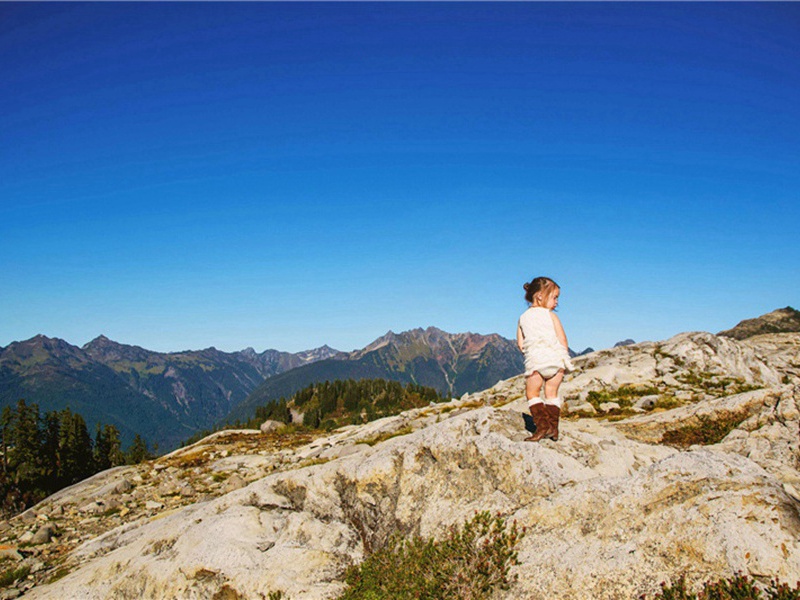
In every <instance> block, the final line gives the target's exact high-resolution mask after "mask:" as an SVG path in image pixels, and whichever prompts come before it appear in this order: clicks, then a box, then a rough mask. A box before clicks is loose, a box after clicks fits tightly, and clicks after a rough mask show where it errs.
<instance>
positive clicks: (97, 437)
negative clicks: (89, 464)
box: [94, 423, 111, 471]
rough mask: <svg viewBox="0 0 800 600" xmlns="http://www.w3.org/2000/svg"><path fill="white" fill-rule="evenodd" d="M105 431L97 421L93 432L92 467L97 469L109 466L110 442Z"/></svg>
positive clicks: (101, 469) (104, 468)
mask: <svg viewBox="0 0 800 600" xmlns="http://www.w3.org/2000/svg"><path fill="white" fill-rule="evenodd" d="M106 433H107V432H106V430H105V429H103V428H102V427H101V425H100V423H98V424H97V429H96V431H95V434H94V467H95V469H97V470H98V471H105V470H106V469H109V468H111V457H110V454H111V444H110V442H109V439H108V436H107V435H106Z"/></svg>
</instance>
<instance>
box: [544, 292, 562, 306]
mask: <svg viewBox="0 0 800 600" xmlns="http://www.w3.org/2000/svg"><path fill="white" fill-rule="evenodd" d="M560 295H561V290H560V289H558V288H556V289H555V290H553V293H552V294H550V295H549V296H547V297H546V298H545V299H544V302H542V306H543V307H544V308H546V309H547V310H553V309H554V308H555V307H556V306H558V297H559V296H560Z"/></svg>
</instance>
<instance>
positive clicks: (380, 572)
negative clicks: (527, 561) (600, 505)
mask: <svg viewBox="0 0 800 600" xmlns="http://www.w3.org/2000/svg"><path fill="white" fill-rule="evenodd" d="M524 534H525V531H524V529H522V528H518V527H517V524H516V523H512V524H511V526H510V527H507V525H506V521H505V519H503V518H502V517H500V516H499V515H497V516H492V515H491V514H490V513H489V512H481V513H477V514H476V515H475V516H474V517H473V518H472V519H471V520H470V521H468V522H467V523H465V524H464V526H463V527H456V526H453V527H451V528H450V530H449V531H448V534H447V536H446V537H445V538H444V539H442V540H441V541H437V540H434V539H430V538H429V539H424V538H421V537H419V536H415V537H413V538H411V539H409V540H403V539H402V538H399V537H395V538H393V539H392V540H390V542H389V543H388V544H387V545H386V546H385V547H384V548H382V549H381V550H378V551H377V552H375V553H373V554H372V555H370V556H369V557H367V558H366V560H364V562H363V563H361V564H360V565H358V566H355V567H351V568H350V570H349V571H348V573H347V577H346V582H347V584H348V586H349V587H348V589H347V590H345V592H344V594H343V595H342V596H340V597H339V600H410V599H412V598H414V599H428V600H436V599H438V598H442V599H444V598H459V599H460V600H481V599H486V598H489V597H490V595H491V593H492V592H493V591H494V590H495V589H508V587H509V586H510V584H511V583H512V582H513V581H514V580H515V579H516V578H515V577H512V576H511V575H510V569H511V567H512V566H514V565H517V564H519V562H518V560H517V551H516V550H515V548H516V545H517V542H519V540H520V539H521V538H522V536H523V535H524Z"/></svg>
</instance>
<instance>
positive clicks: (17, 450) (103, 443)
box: [0, 400, 151, 515]
mask: <svg viewBox="0 0 800 600" xmlns="http://www.w3.org/2000/svg"><path fill="white" fill-rule="evenodd" d="M0 452H1V453H2V457H1V458H0V460H2V465H1V466H0V514H4V515H8V514H12V513H15V512H18V511H20V510H23V509H25V508H27V507H29V506H32V505H33V504H35V503H36V502H39V501H40V500H42V499H44V498H45V497H47V496H49V495H50V494H52V493H54V492H57V491H58V490H60V489H61V488H64V487H66V486H68V485H72V484H73V483H77V482H78V481H81V480H82V479H85V478H86V477H89V476H90V475H93V474H95V473H97V472H99V471H103V470H105V469H108V468H111V467H116V466H119V465H124V464H133V463H137V462H141V461H142V460H145V459H147V458H151V455H150V452H149V450H148V449H147V444H146V443H145V441H144V440H143V439H142V438H141V437H140V436H139V435H138V434H137V435H136V438H135V439H134V442H133V444H132V445H131V447H130V448H129V450H128V452H127V453H125V452H123V451H122V445H121V442H120V434H119V430H118V429H117V428H116V427H114V426H113V425H100V424H98V425H97V431H96V433H95V438H94V440H92V438H91V436H90V435H89V432H88V430H87V428H86V421H85V420H84V419H83V417H82V416H81V415H79V414H78V413H74V412H72V411H71V410H70V409H69V408H65V409H64V410H62V411H53V412H48V413H45V414H44V415H43V416H42V415H40V413H39V406H38V405H36V404H27V403H26V402H25V400H20V401H19V402H18V403H17V406H16V408H14V409H12V408H11V407H9V406H6V407H5V408H4V409H3V412H2V416H1V417H0Z"/></svg>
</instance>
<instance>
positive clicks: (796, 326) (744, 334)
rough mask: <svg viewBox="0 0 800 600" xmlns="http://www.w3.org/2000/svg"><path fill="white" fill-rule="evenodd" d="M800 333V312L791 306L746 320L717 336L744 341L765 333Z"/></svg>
mask: <svg viewBox="0 0 800 600" xmlns="http://www.w3.org/2000/svg"><path fill="white" fill-rule="evenodd" d="M798 331H800V311H798V310H795V309H794V308H792V307H791V306H787V307H786V308H779V309H778V310H774V311H772V312H771V313H767V314H765V315H761V316H760V317H757V318H755V319H745V320H744V321H741V322H740V323H739V324H738V325H736V327H734V328H733V329H728V330H726V331H720V332H719V333H718V334H717V335H723V336H726V337H731V338H734V339H736V340H743V339H746V338H749V337H753V336H754V335H761V334H764V333H789V332H798Z"/></svg>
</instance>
